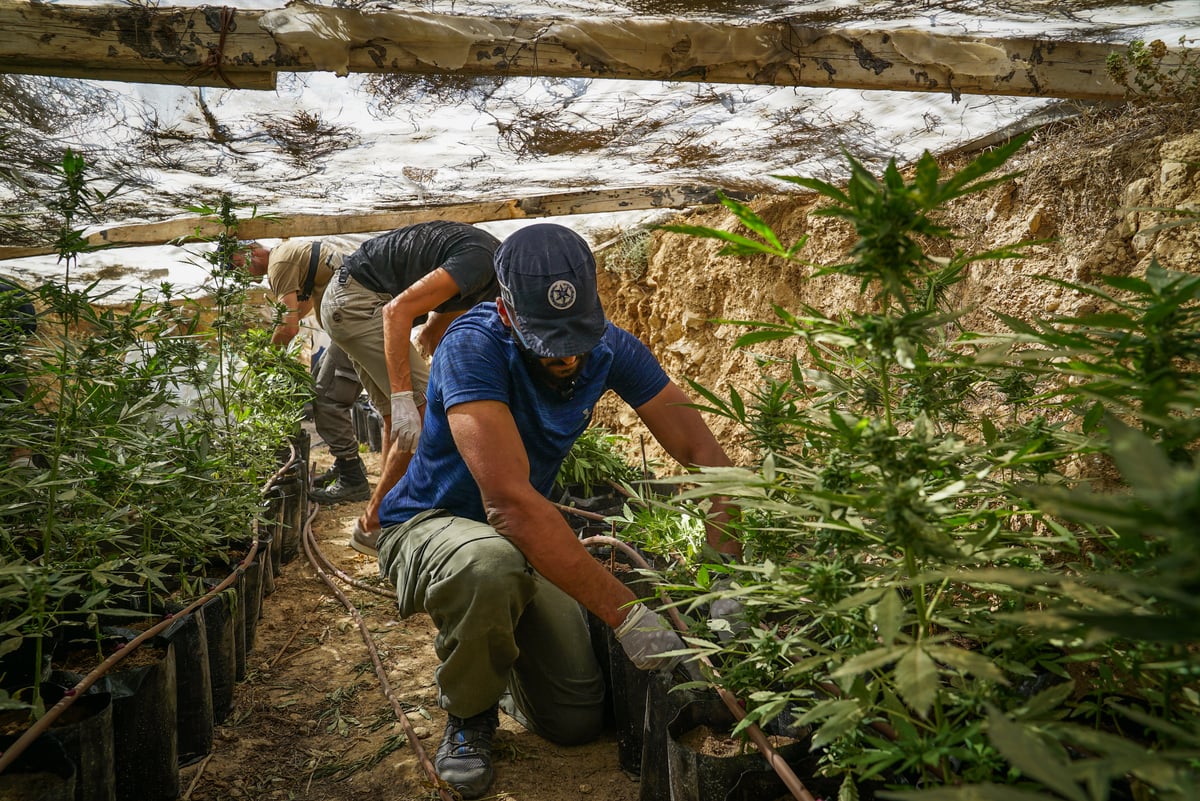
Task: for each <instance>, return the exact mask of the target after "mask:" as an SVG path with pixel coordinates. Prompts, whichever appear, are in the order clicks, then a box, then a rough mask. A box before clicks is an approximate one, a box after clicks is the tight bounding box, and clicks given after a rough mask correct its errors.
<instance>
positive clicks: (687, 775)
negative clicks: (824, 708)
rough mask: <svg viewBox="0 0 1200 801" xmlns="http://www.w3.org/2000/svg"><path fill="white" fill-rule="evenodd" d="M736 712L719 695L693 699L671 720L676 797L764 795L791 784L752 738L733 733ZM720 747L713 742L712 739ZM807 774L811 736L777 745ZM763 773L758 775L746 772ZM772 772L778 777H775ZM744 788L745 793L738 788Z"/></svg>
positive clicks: (748, 800)
mask: <svg viewBox="0 0 1200 801" xmlns="http://www.w3.org/2000/svg"><path fill="white" fill-rule="evenodd" d="M733 725H734V720H733V715H732V714H730V712H729V710H728V709H727V708H726V707H725V705H724V704H723V703H722V702H721V701H720V700H719V699H716V698H711V699H704V700H696V701H691V702H689V703H687V704H685V705H684V706H683V707H682V708H680V710H679V713H678V714H676V715H675V717H674V719H673V720H671V722H670V723H669V724H668V725H667V765H668V772H669V775H670V785H671V795H670V798H671V801H714V800H715V799H723V801H762V799H769V798H778V797H779V796H781V795H784V794H786V792H787V788H786V786H785V785H784V783H783V780H782V779H780V778H779V777H778V776H777V775H776V774H775V772H774V770H773V769H772V768H771V767H770V765H769V764H768V763H767V761H766V759H765V758H764V757H763V755H762V754H760V753H759V752H758V750H757V749H756V748H755V747H754V746H753V745H752V744H750V743H749V742H741V741H739V740H734V739H731V738H730V737H729V732H730V731H732V730H733ZM714 743H715V744H716V745H717V747H712V745H713V744H714ZM776 750H777V751H778V752H779V754H780V756H782V757H783V759H784V761H785V762H787V763H788V765H789V766H793V770H796V768H797V767H799V768H800V769H799V771H797V775H798V776H800V778H801V780H803V778H804V777H803V775H801V774H802V773H804V772H805V771H804V768H803V767H800V766H802V765H803V764H804V763H805V757H806V756H807V755H808V739H807V738H800V739H793V738H789V740H788V741H786V742H783V741H780V742H779V743H778V745H777V747H776ZM749 773H758V774H761V776H758V777H756V778H755V779H754V780H753V781H751V780H747V779H746V778H745V776H746V774H749ZM772 778H773V779H774V781H772ZM739 784H740V786H741V787H742V788H743V789H742V791H741V792H744V793H748V794H746V795H742V794H735V793H734V791H735V788H737V787H738V786H739Z"/></svg>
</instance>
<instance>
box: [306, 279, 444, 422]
mask: <svg viewBox="0 0 1200 801" xmlns="http://www.w3.org/2000/svg"><path fill="white" fill-rule="evenodd" d="M391 299H392V296H391V295H388V294H387V293H385V292H372V291H371V290H369V289H367V288H366V287H365V286H363V285H362V284H360V283H358V282H357V281H355V280H354V279H353V278H351V277H350V273H349V272H348V271H346V270H339V271H338V272H337V273H335V274H334V277H333V280H332V281H330V282H329V286H328V288H326V290H325V297H324V298H323V299H322V300H321V320H322V322H323V323H324V325H325V331H326V332H328V334H329V338H330V339H332V340H333V341H334V342H336V343H337V345H338V346H339V347H340V348H341V349H342V350H344V351H346V355H347V356H349V357H350V362H351V363H352V364H353V365H354V371H355V372H356V373H358V378H359V380H360V381H361V382H362V385H363V388H364V389H366V391H367V395H369V396H370V398H371V404H372V405H373V406H374V407H375V411H377V412H379V414H380V416H381V417H390V416H391V414H392V401H391V389H390V386H391V382H390V381H389V380H388V371H387V356H386V355H384V351H383V307H384V306H386V305H387V304H388V301H390V300H391ZM408 368H409V371H410V372H411V373H412V385H413V400H414V401H415V402H416V404H417V405H418V406H420V405H421V404H423V403H425V388H426V387H427V386H428V385H429V365H427V364H426V363H425V359H424V357H422V356H421V351H419V350H417V347H416V345H413V344H412V342H411V341H410V342H409V343H408Z"/></svg>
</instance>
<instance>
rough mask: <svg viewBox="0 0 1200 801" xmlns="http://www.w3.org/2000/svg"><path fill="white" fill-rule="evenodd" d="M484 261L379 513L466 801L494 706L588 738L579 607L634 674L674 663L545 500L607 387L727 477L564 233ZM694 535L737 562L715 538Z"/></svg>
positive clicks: (673, 642)
mask: <svg viewBox="0 0 1200 801" xmlns="http://www.w3.org/2000/svg"><path fill="white" fill-rule="evenodd" d="M495 266H496V276H497V278H498V279H499V283H500V297H499V298H497V299H496V302H495V303H494V304H492V303H485V304H481V305H479V306H477V307H475V308H474V309H472V310H471V311H469V312H467V313H466V314H464V315H463V316H462V317H460V318H459V319H457V320H456V321H455V322H454V323H453V324H452V325H451V326H450V327H449V329H448V330H447V331H446V334H445V337H444V339H443V341H442V344H441V346H440V347H439V348H438V351H437V353H436V355H435V357H434V361H433V366H432V370H431V373H430V381H429V389H428V393H427V404H428V405H427V408H426V412H425V419H424V428H423V430H422V433H421V437H420V442H419V443H418V446H417V450H416V453H415V455H414V456H413V459H412V461H411V463H410V464H409V467H408V471H407V473H405V475H404V478H403V479H402V480H401V481H400V483H398V484H397V485H396V486H395V487H394V488H393V489H392V490H391V492H389V493H388V494H387V496H386V498H385V499H384V500H383V503H382V506H381V510H380V515H379V519H380V523H381V524H382V527H383V531H382V534H381V535H380V539H379V564H380V572H381V573H382V574H383V575H386V576H388V577H389V578H390V579H391V580H392V582H393V583H394V584H395V585H396V589H397V595H398V598H399V605H400V613H401V615H403V616H408V615H411V614H414V613H417V612H421V611H424V612H427V613H428V614H429V615H430V617H431V618H432V619H433V622H434V624H435V625H436V626H437V628H438V634H437V638H436V640H435V647H436V650H437V654H438V657H439V658H440V659H441V660H442V664H441V666H440V667H439V668H438V670H437V681H438V687H439V703H440V705H441V706H442V708H444V709H445V710H446V712H447V714H448V722H447V724H446V731H445V736H444V738H443V741H442V744H441V747H440V748H439V749H438V753H437V758H436V760H435V764H436V766H437V769H438V773H439V775H440V776H441V778H442V779H443V780H445V781H446V782H447V783H449V784H450V785H452V786H453V787H454V788H455V789H456V790H458V792H459V793H461V794H462V796H463V797H464V798H478V797H479V796H481V795H483V794H484V792H486V790H487V788H488V787H489V786H490V784H491V782H492V778H493V770H492V765H491V740H492V736H493V734H494V732H495V729H496V726H497V725H498V718H497V707H498V706H503V708H504V710H505V711H506V712H508V713H509V714H511V715H512V716H513V717H514V718H516V719H517V720H518V721H519V722H520V723H522V724H523V725H524V726H525V727H526V728H528V729H530V730H531V731H534V732H536V733H537V734H539V735H541V736H543V737H546V738H547V739H549V740H552V741H553V742H556V743H561V744H574V743H582V742H586V741H588V740H591V739H593V738H594V737H596V736H597V734H599V732H600V730H601V726H602V723H603V718H604V706H603V704H604V682H603V679H602V676H601V672H600V668H599V665H598V664H597V661H596V658H595V655H594V654H593V652H592V649H591V643H590V638H589V635H588V627H587V620H586V616H585V614H584V611H583V608H585V607H586V608H587V609H588V610H590V611H591V612H593V613H594V614H595V615H597V616H598V617H599V618H600V619H601V620H603V621H604V622H606V623H607V624H608V625H610V626H612V627H613V628H614V629H615V633H616V636H617V639H618V641H619V642H620V643H621V644H622V646H623V647H624V649H625V651H626V653H628V654H629V656H630V658H631V659H632V660H633V662H634V664H636V665H637V666H638V667H640V668H643V669H656V668H667V667H671V666H673V665H674V664H675V663H676V662H677V661H678V660H677V659H668V658H666V657H664V656H663V654H664V653H666V652H668V651H673V650H677V649H680V648H682V647H683V643H682V641H681V640H680V638H679V637H678V635H676V634H675V633H674V632H673V631H672V630H671V629H670V626H669V625H668V624H667V623H666V621H665V620H663V619H662V618H661V617H660V616H659V615H658V614H657V613H655V612H653V611H651V610H650V609H648V608H647V607H645V606H644V605H642V604H635V603H634V601H635V598H634V595H633V593H632V592H631V591H630V590H629V589H628V588H627V587H625V585H624V584H622V583H621V582H620V581H619V580H618V579H617V578H615V577H614V576H613V575H612V574H611V573H609V572H608V571H607V570H606V569H605V568H604V567H603V566H601V565H600V564H599V563H598V562H597V561H596V560H595V559H593V558H592V556H591V555H590V554H589V553H588V552H587V550H586V549H585V548H584V547H583V545H582V544H580V542H579V539H578V538H577V537H576V535H575V533H574V532H573V531H572V530H571V528H570V527H569V526H568V525H567V523H566V521H565V520H564V519H563V516H562V514H561V513H560V512H559V511H558V509H556V508H555V507H554V505H553V504H552V503H551V502H550V501H549V500H548V499H547V497H548V495H549V493H550V491H551V488H552V486H553V484H554V480H555V477H556V475H557V473H558V469H559V466H560V465H561V464H562V461H563V459H564V458H565V457H566V455H567V453H568V452H569V451H570V449H571V446H572V444H573V443H574V442H575V440H576V438H577V437H578V436H579V435H580V434H581V433H582V432H583V431H584V429H585V428H586V427H587V426H588V423H589V421H590V420H591V417H592V410H593V408H594V407H595V404H596V402H597V401H598V400H599V399H600V396H601V395H603V394H604V393H605V392H606V391H608V390H609V389H612V390H614V391H615V392H616V393H617V394H618V395H619V396H620V397H621V398H622V399H623V400H625V401H626V402H627V403H628V404H629V405H630V406H631V407H633V409H634V410H635V411H636V412H637V414H638V415H639V417H641V419H642V420H643V421H644V422H645V423H646V425H647V427H648V428H649V429H650V432H651V433H652V434H653V435H654V436H655V438H656V439H657V440H658V441H659V443H660V444H662V446H663V447H664V448H665V449H666V450H667V452H668V453H670V454H671V456H672V457H674V458H675V459H676V460H678V461H679V462H680V463H681V464H683V465H685V466H689V467H690V466H701V465H710V466H718V465H728V464H730V461H729V458H728V457H727V456H726V454H725V452H724V451H723V450H722V449H721V446H720V445H719V444H718V443H717V441H716V439H715V438H714V437H713V435H712V432H711V431H709V429H708V427H707V426H706V425H705V423H704V421H703V419H702V418H701V417H700V414H699V413H698V412H697V411H696V410H695V409H693V408H690V407H689V406H688V405H687V404H689V403H690V401H689V399H688V397H687V395H686V394H685V393H684V392H683V391H682V390H681V389H680V388H679V387H678V386H676V385H675V384H674V383H672V382H671V380H670V379H669V378H668V377H667V375H666V373H665V372H664V371H663V369H662V367H661V366H660V365H659V363H658V361H657V360H656V359H655V358H654V356H653V355H652V354H651V353H650V351H649V349H647V348H646V346H645V345H643V344H642V343H641V342H640V341H638V340H637V339H636V338H635V337H634V336H633V335H632V334H630V333H628V332H626V331H623V330H622V329H620V328H617V327H616V326H614V325H612V324H611V323H609V322H607V320H606V319H605V317H604V310H603V308H602V307H601V305H600V298H599V295H598V294H597V290H596V263H595V260H594V258H593V257H592V253H591V251H590V249H589V248H588V246H587V243H586V242H584V240H583V239H582V238H581V237H579V235H578V234H575V233H574V232H572V231H571V230H570V229H567V228H564V227H562V226H559V225H548V224H540V225H533V226H529V227H527V228H523V229H521V230H519V231H518V232H516V233H514V234H513V235H511V236H510V237H509V238H508V239H507V240H506V241H505V242H504V244H503V245H501V247H500V249H499V250H498V251H497V253H496V261H495ZM708 536H709V542H710V544H711V545H713V546H714V547H715V548H716V549H717V550H718V551H722V552H725V553H731V554H735V555H736V554H738V553H739V552H740V546H739V544H738V543H737V541H736V540H733V539H730V538H728V537H726V536H725V535H723V534H722V532H721V531H720V530H719V529H718V528H717V527H716V526H715V525H714V526H711V527H710V529H709V535H708Z"/></svg>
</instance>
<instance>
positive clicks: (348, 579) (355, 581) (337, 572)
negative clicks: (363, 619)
mask: <svg viewBox="0 0 1200 801" xmlns="http://www.w3.org/2000/svg"><path fill="white" fill-rule="evenodd" d="M313 506H314V507H315V508H314V509H313V513H312V514H311V515H309V518H308V525H311V523H312V520H313V518H315V517H316V516H317V512H319V511H320V510H321V506H320V504H316V503H314V504H313ZM313 553H314V555H315V556H316V559H317V560H319V561H320V562H321V566H322V567H323V568H324V569H325V572H327V573H331V574H333V575H334V576H336V577H337V578H339V579H341V580H342V581H344V582H345V583H346V584H349V585H350V586H351V587H355V588H357V589H360V590H363V591H364V592H373V593H375V594H376V595H382V596H383V597H384V598H391V599H392V600H393V601H394V600H397V598H398V596H397V595H396V593H395V592H394V591H393V590H389V589H387V588H386V587H376V586H375V585H373V584H368V583H367V582H365V581H363V580H362V579H359V578H355V577H354V576H351V575H350V574H349V573H346V572H344V571H343V570H341V569H340V568H339V567H338V566H337V565H335V564H334V563H333V562H331V561H329V557H328V556H326V555H325V552H324V551H322V550H321V546H320V545H319V544H318V543H317V541H316V538H315V537H314V538H313Z"/></svg>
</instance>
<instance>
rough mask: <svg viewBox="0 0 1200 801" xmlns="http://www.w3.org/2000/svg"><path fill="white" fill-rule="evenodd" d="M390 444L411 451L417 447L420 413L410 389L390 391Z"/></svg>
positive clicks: (407, 451) (419, 431)
mask: <svg viewBox="0 0 1200 801" xmlns="http://www.w3.org/2000/svg"><path fill="white" fill-rule="evenodd" d="M391 437H392V445H394V446H395V447H397V448H399V449H400V450H402V451H404V452H405V453H412V452H413V451H415V450H416V449H417V440H418V439H419V438H420V437H421V415H420V414H418V413H417V404H416V403H415V402H414V401H413V394H412V390H411V389H406V390H404V391H403V392H393V393H392V431H391Z"/></svg>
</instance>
